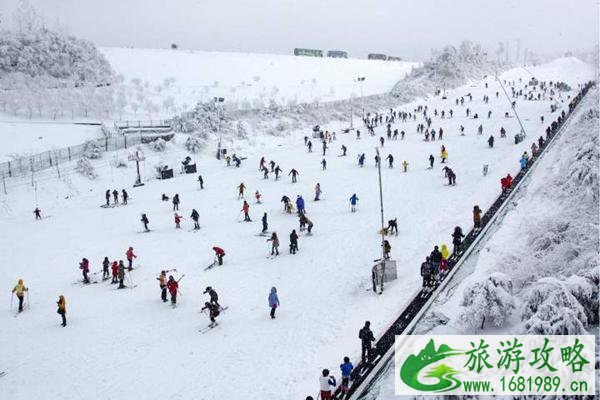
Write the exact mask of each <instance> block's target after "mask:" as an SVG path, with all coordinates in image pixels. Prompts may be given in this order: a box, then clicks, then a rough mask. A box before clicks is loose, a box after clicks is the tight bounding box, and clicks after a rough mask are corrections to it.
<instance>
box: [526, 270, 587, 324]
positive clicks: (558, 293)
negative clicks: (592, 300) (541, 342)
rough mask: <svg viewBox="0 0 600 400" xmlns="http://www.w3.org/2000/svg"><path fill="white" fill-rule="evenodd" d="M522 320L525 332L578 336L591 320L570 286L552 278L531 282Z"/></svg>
mask: <svg viewBox="0 0 600 400" xmlns="http://www.w3.org/2000/svg"><path fill="white" fill-rule="evenodd" d="M573 284H574V282H572V285H573ZM521 320H522V321H524V325H523V326H524V332H525V333H527V334H532V335H533V334H536V335H542V334H543V335H567V334H569V335H575V334H579V333H582V332H584V331H585V326H586V325H587V322H588V321H587V317H586V314H585V310H584V308H583V306H582V305H581V304H580V303H579V301H577V298H576V297H575V296H574V295H573V294H572V293H571V290H570V288H569V285H568V284H566V283H565V282H563V281H561V280H559V279H557V278H553V277H548V278H542V279H540V280H539V281H537V282H535V283H534V284H532V286H531V288H530V289H529V290H528V292H527V294H526V295H525V298H524V303H523V306H522V308H521Z"/></svg>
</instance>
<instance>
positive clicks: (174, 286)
mask: <svg viewBox="0 0 600 400" xmlns="http://www.w3.org/2000/svg"><path fill="white" fill-rule="evenodd" d="M179 280H181V278H179ZM167 289H168V290H169V294H170V295H171V305H172V306H173V307H175V306H176V304H177V291H178V289H179V281H176V280H175V278H174V277H173V275H169V280H168V281H167Z"/></svg>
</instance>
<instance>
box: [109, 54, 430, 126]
mask: <svg viewBox="0 0 600 400" xmlns="http://www.w3.org/2000/svg"><path fill="white" fill-rule="evenodd" d="M100 51H101V52H102V53H103V54H104V55H105V56H106V58H107V59H108V61H109V62H110V63H111V66H112V67H113V69H114V70H115V71H116V73H117V74H120V75H122V76H123V78H125V84H126V85H127V87H128V88H129V90H128V91H129V92H130V93H131V95H136V93H137V89H135V87H134V86H135V85H133V82H132V80H133V79H136V78H137V79H140V80H141V82H142V83H145V82H148V84H149V86H148V88H146V90H145V91H144V93H147V94H148V96H149V97H150V98H153V97H156V98H157V99H158V101H157V102H158V104H159V105H160V104H161V102H162V100H161V99H165V98H167V97H169V96H172V97H173V99H174V101H175V103H176V105H177V106H182V105H184V104H187V108H190V107H192V106H193V105H194V104H196V102H198V101H200V100H202V101H209V100H212V98H213V97H215V96H221V97H224V98H225V100H226V101H227V102H229V103H238V105H239V106H243V105H244V104H242V103H243V102H245V103H247V104H245V106H248V105H250V106H253V107H256V104H257V102H259V103H263V104H265V105H268V103H269V100H270V99H274V100H275V101H276V102H277V103H279V104H281V105H285V104H289V103H290V102H312V101H315V100H318V101H321V102H323V101H332V100H340V99H345V98H349V97H358V96H360V95H361V87H360V85H359V83H358V82H357V81H356V78H358V77H365V78H366V79H365V81H364V82H363V84H362V93H363V95H365V96H367V95H371V94H380V93H385V92H388V91H389V90H390V89H391V88H392V87H393V86H394V84H395V83H396V82H397V81H399V80H400V79H402V78H403V77H404V76H405V75H406V74H407V73H409V72H410V70H411V68H412V67H413V66H416V65H418V63H415V62H407V61H378V60H365V59H353V58H349V59H342V58H327V57H325V58H317V57H295V56H292V55H289V56H287V55H276V54H256V53H223V52H208V51H193V50H170V49H131V48H114V47H108V48H101V49H100ZM170 78H174V82H173V83H172V84H171V85H169V86H168V87H166V88H165V85H164V82H165V79H170ZM156 86H162V87H163V88H162V89H161V91H160V93H157V92H156V91H153V89H154V88H155V87H156ZM142 110H143V107H142ZM140 113H141V114H143V111H141V112H140Z"/></svg>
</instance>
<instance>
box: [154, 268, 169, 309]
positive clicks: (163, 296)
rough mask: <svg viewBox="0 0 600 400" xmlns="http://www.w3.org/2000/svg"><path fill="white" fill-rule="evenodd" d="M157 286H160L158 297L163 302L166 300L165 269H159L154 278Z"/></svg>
mask: <svg viewBox="0 0 600 400" xmlns="http://www.w3.org/2000/svg"><path fill="white" fill-rule="evenodd" d="M156 280H157V281H158V287H160V298H161V299H162V301H163V303H166V302H167V271H160V275H159V276H158V278H156Z"/></svg>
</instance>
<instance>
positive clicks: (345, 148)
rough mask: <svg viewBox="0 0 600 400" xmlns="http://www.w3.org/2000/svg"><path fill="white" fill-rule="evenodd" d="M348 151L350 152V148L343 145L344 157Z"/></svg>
mask: <svg viewBox="0 0 600 400" xmlns="http://www.w3.org/2000/svg"><path fill="white" fill-rule="evenodd" d="M346 151H348V148H347V147H346V146H344V145H342V157H345V156H346Z"/></svg>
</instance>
